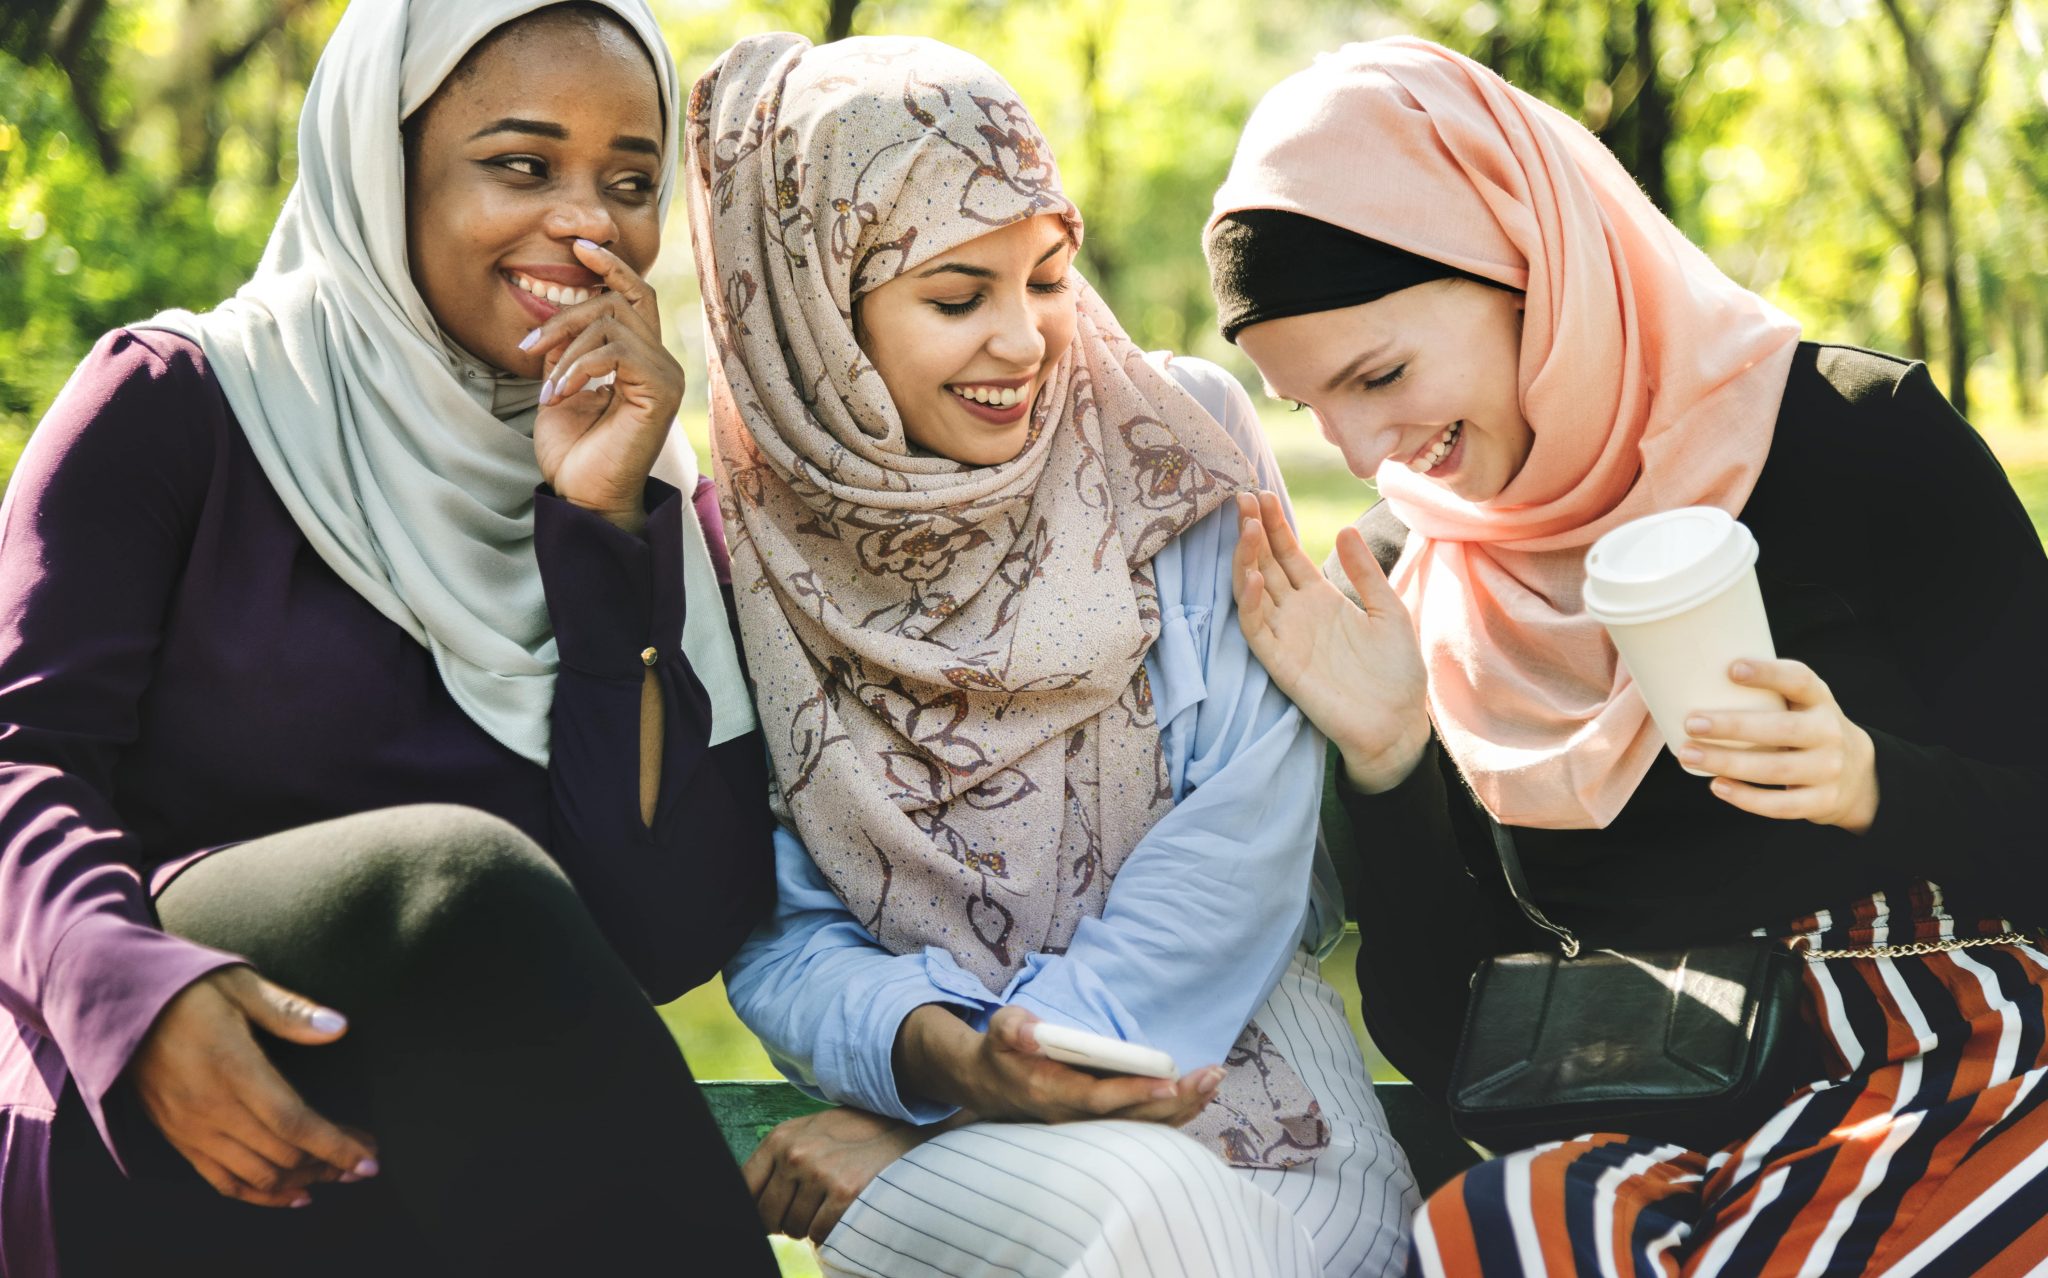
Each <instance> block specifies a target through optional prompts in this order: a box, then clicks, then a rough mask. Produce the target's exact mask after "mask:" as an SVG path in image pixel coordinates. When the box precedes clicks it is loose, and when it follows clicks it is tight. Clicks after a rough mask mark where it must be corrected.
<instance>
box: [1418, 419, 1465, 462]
mask: <svg viewBox="0 0 2048 1278" xmlns="http://www.w3.org/2000/svg"><path fill="white" fill-rule="evenodd" d="M1464 430H1465V423H1464V422H1462V421H1458V422H1452V423H1451V425H1450V428H1449V429H1448V430H1446V431H1444V433H1443V434H1441V435H1439V436H1438V437H1437V441H1436V446H1435V447H1433V448H1431V449H1430V450H1429V451H1428V452H1427V453H1424V454H1423V455H1422V457H1421V458H1420V459H1418V460H1417V461H1415V462H1414V463H1412V465H1411V467H1410V469H1412V470H1414V472H1415V473H1416V474H1418V475H1427V474H1428V473H1429V472H1430V471H1432V470H1435V469H1436V468H1437V463H1439V462H1441V461H1443V459H1444V458H1446V457H1449V456H1450V455H1451V450H1452V449H1453V448H1456V447H1457V446H1458V436H1459V435H1460V434H1462V433H1463V432H1464Z"/></svg>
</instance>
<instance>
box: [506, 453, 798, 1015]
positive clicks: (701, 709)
mask: <svg viewBox="0 0 2048 1278" xmlns="http://www.w3.org/2000/svg"><path fill="white" fill-rule="evenodd" d="M695 518H697V513H696V510H695V508H694V506H693V505H692V503H691V502H690V501H688V500H687V499H685V498H684V497H683V495H682V494H681V493H678V492H677V491H676V490H675V489H674V488H671V487H670V486H668V485H667V484H663V483H661V482H660V481H658V480H650V481H649V482H648V512H647V528H646V532H645V535H644V537H636V536H634V535H632V534H630V533H627V532H624V531H622V530H620V529H618V528H616V527H614V526H613V525H611V524H610V523H607V522H606V521H605V520H604V519H603V518H602V517H600V516H598V515H596V514H593V513H592V512H590V511H587V510H581V509H578V508H577V507H575V506H572V505H570V504H569V503H568V502H565V501H562V500H560V499H559V498H556V497H554V496H552V495H550V494H547V493H546V492H545V491H543V492H542V494H541V495H540V496H539V497H538V499H537V501H536V507H535V518H534V539H535V546H536V550H537V553H538V557H539V560H540V570H541V578H542V581H543V582H544V584H545V586H546V590H547V604H548V614H549V617H550V619H551V620H552V621H553V623H554V628H555V639H556V644H557V651H558V652H559V655H560V658H561V666H560V670H559V673H558V674H557V676H556V679H555V702H554V711H553V716H552V730H551V739H552V743H553V744H552V753H551V758H550V762H549V767H548V778H549V784H550V788H551V790H552V798H553V823H554V839H553V852H554V855H555V858H556V859H557V860H558V861H559V862H560V863H561V865H562V868H563V870H564V871H565V872H566V873H567V874H568V875H569V877H570V879H571V881H573V882H574V883H575V884H576V889H577V891H578V892H579V893H580V894H581V895H582V896H583V899H584V902H585V904H587V905H588V906H589V907H590V911H591V914H592V916H593V917H594V918H596V920H597V921H598V923H599V925H600V926H601V927H603V929H604V932H605V935H606V937H607V938H608V939H609V940H610V941H611V943H612V945H613V946H614V947H615V948H616V949H617V950H618V951H619V953H620V955H621V957H623V958H624V959H625V960H626V964H627V966H628V967H630V968H632V970H633V974H634V976H635V977H637V978H638V979H639V981H640V983H641V985H642V987H643V988H645V989H646V991H647V993H648V995H649V997H651V998H652V999H653V1000H654V1001H656V1002H667V1001H668V1000H670V999H673V998H677V997H679V996H680V995H682V994H684V993H686V992H687V991H689V990H690V989H692V988H694V987H695V986H698V985H701V984H703V983H704V982H705V981H707V980H709V979H711V977H712V976H714V975H716V974H717V972H718V969H719V967H720V966H721V965H722V964H723V963H724V962H725V960H726V959H728V958H730V957H731V956H732V954H733V952H734V951H736V950H738V949H739V945H740V942H741V941H743V940H745V939H746V935H747V933H748V932H749V931H751V930H752V928H753V926H754V924H755V923H757V922H759V921H760V920H761V919H762V918H763V917H765V916H766V914H767V910H768V905H769V903H770V901H771V900H772V899H773V894H774V856H773V853H772V852H771V850H770V846H769V841H768V840H769V834H770V818H769V812H768V804H767V793H768V789H767V783H766V777H765V775H764V774H763V769H764V768H765V766H766V765H765V763H764V759H765V753H766V752H765V751H764V749H763V747H762V744H761V738H760V734H759V733H758V732H749V733H746V734H744V735H742V736H740V737H738V738H736V739H734V740H731V741H726V742H723V743H720V744H719V745H716V746H712V745H710V744H709V743H710V738H711V727H712V724H711V702H710V698H709V696H708V695H707V694H706V693H705V691H704V687H703V685H702V684H701V683H699V682H698V680H697V676H696V673H695V672H694V671H693V670H691V668H690V661H689V658H688V657H687V656H686V655H685V654H684V652H683V642H682V636H683V620H684V616H685V609H687V608H716V609H719V610H720V612H721V614H722V615H723V614H724V612H725V607H724V606H725V600H724V598H722V597H718V596H714V597H712V598H708V599H701V600H700V599H686V598H684V586H683V567H682V564H683V559H682V556H683V532H682V520H684V519H695ZM649 650H651V651H652V653H653V656H654V662H653V665H652V669H653V671H654V673H655V676H656V679H657V681H658V682H659V684H660V687H661V698H662V709H663V734H662V759H661V784H660V790H659V795H658V798H657V800H656V803H655V811H654V823H653V825H652V826H649V825H646V824H643V823H642V821H641V820H640V695H641V693H640V689H641V684H642V682H643V681H644V680H645V678H646V674H647V671H648V669H649V668H650V667H649V666H648V664H647V663H646V662H645V661H644V660H643V657H642V654H643V652H646V651H649Z"/></svg>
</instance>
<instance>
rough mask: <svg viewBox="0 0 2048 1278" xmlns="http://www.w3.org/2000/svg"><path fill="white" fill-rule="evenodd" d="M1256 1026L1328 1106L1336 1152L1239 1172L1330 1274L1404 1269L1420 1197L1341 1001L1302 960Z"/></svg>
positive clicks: (1333, 1277) (1355, 1277)
mask: <svg viewBox="0 0 2048 1278" xmlns="http://www.w3.org/2000/svg"><path fill="white" fill-rule="evenodd" d="M1257 1020H1258V1023H1259V1028H1260V1029H1262V1030H1264V1031H1265V1032H1266V1036H1267V1037H1268V1038H1270V1039H1272V1040H1273V1043H1274V1045H1275V1046H1277V1047H1278V1048H1279V1049H1280V1051H1281V1053H1282V1054H1283V1055H1284V1056H1286V1057H1287V1059H1288V1061H1289V1063H1291V1064H1292V1065H1293V1066H1294V1068H1295V1070H1296V1071H1297V1072H1298V1073H1300V1075H1301V1077H1302V1081H1303V1082H1305V1083H1307V1084H1308V1087H1309V1090H1310V1091H1311V1092H1312V1093H1314V1094H1315V1097H1316V1099H1317V1101H1318V1102H1319V1103H1320V1104H1321V1105H1322V1107H1323V1117H1324V1119H1325V1120H1326V1121H1327V1122H1328V1123H1329V1124H1330V1147H1329V1148H1328V1149H1326V1150H1324V1151H1323V1154H1322V1156H1321V1157H1319V1158H1317V1159H1316V1160H1315V1161H1314V1162H1309V1163H1303V1164H1302V1165H1300V1166H1298V1167H1289V1168H1287V1169H1286V1170H1284V1171H1271V1170H1250V1171H1245V1172H1242V1173H1240V1174H1241V1175H1244V1176H1246V1177H1248V1178H1249V1179H1250V1180H1251V1183H1252V1184H1253V1185H1256V1186H1257V1187H1258V1188H1260V1189H1261V1190H1263V1191H1265V1192H1266V1193H1268V1194H1270V1195H1272V1196H1273V1199H1274V1201H1276V1202H1278V1203H1279V1204H1280V1205H1281V1206H1282V1207H1285V1208H1286V1209H1287V1210H1288V1211H1289V1212H1290V1213H1292V1214H1293V1216H1294V1218H1295V1219H1296V1220H1297V1221H1299V1222H1301V1226H1302V1228H1304V1229H1306V1230H1308V1233H1309V1237H1310V1238H1311V1239H1313V1240H1314V1242H1315V1249H1316V1259H1317V1260H1318V1261H1319V1262H1320V1263H1321V1265H1322V1272H1323V1274H1324V1275H1326V1278H1379V1275H1381V1274H1388V1273H1397V1272H1399V1270H1400V1268H1401V1266H1402V1264H1403V1263H1404V1261H1405V1258H1406V1255H1407V1251H1408V1222H1409V1220H1410V1219H1411V1218H1412V1217H1413V1216H1414V1214H1415V1209H1416V1207H1417V1206H1419V1205H1420V1203H1421V1201H1422V1200H1421V1197H1420V1196H1419V1195H1418V1194H1417V1193H1416V1192H1415V1178H1414V1176H1413V1175H1411V1174H1410V1173H1409V1170H1408V1158H1407V1155H1405V1154H1403V1153H1402V1152H1401V1147H1400V1146H1399V1145H1396V1144H1395V1143H1394V1138H1393V1137H1392V1136H1391V1135H1389V1134H1388V1132H1387V1119H1386V1114H1385V1113H1384V1112H1383V1111H1382V1110H1381V1108H1380V1103H1379V1100H1378V1099H1377V1098H1376V1097H1374V1095H1373V1091H1372V1080H1371V1079H1370V1078H1369V1077H1368V1076H1367V1075H1366V1072H1365V1057H1364V1055H1363V1054H1362V1053H1361V1052H1360V1051H1359V1050H1358V1040H1357V1039H1356V1038H1355V1037H1353V1035H1352V1033H1351V1023H1350V1021H1349V1020H1347V1019H1346V1018H1345V1015H1344V1002H1343V999H1342V998H1341V996H1339V995H1338V993H1337V991H1336V990H1335V989H1332V988H1331V986H1330V984H1329V982H1327V981H1325V980H1323V978H1322V973H1321V971H1320V970H1319V969H1318V967H1317V966H1316V964H1315V962H1314V960H1313V959H1311V958H1309V957H1308V956H1307V955H1301V956H1299V957H1297V958H1296V959H1295V961H1294V964H1293V965H1292V966H1291V967H1289V968H1288V970H1287V971H1286V972H1285V973H1284V974H1283V975H1282V976H1281V978H1280V984H1279V985H1278V986H1277V987H1275V988H1274V990H1273V995H1272V997H1271V998H1269V999H1267V1000H1266V1005H1265V1006H1264V1007H1262V1008H1260V1009H1259V1013H1258V1017H1257Z"/></svg>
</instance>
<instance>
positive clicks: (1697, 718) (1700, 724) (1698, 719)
mask: <svg viewBox="0 0 2048 1278" xmlns="http://www.w3.org/2000/svg"><path fill="white" fill-rule="evenodd" d="M1713 726H1714V721H1713V720H1712V719H1709V718H1707V716H1705V715H1703V714H1696V715H1694V716H1693V717H1692V718H1690V719H1687V720H1686V721H1685V730H1686V731H1687V732H1705V731H1706V730H1707V729H1709V728H1711V727H1713Z"/></svg>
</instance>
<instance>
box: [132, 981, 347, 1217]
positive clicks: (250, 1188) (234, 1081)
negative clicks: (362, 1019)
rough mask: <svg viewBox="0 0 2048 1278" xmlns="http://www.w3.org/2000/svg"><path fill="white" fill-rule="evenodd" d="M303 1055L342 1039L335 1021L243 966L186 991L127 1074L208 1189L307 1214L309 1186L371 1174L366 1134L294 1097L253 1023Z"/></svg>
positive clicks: (332, 1014)
mask: <svg viewBox="0 0 2048 1278" xmlns="http://www.w3.org/2000/svg"><path fill="white" fill-rule="evenodd" d="M252 1025H253V1026H256V1027H259V1028H261V1029H263V1030H265V1031H267V1032H269V1033H271V1034H274V1035H276V1036H277V1037H279V1038H282V1039H285V1040H287V1041H289V1042H293V1043H303V1044H306V1045H308V1046H319V1045H322V1044H326V1043H332V1042H333V1041H335V1040H336V1039H338V1038H340V1037H341V1036H342V1035H343V1034H345V1033H347V1032H348V1022H347V1021H346V1020H345V1019H343V1017H342V1015H341V1013H339V1012H336V1011H333V1010H331V1009H328V1008H324V1007H321V1006H319V1005H318V1004H316V1003H314V1002H312V1001H311V1000H310V999H306V998H302V997H300V996H299V995H297V994H294V993H292V992H291V991H289V990H286V989H283V988H280V987H279V986H276V985H273V984H271V983H270V982H269V981H266V980H264V979H263V978H262V977H261V976H258V975H257V974H256V971H255V969H253V968H250V967H246V966H236V967H225V968H221V969H219V970H218V971H214V972H210V973H208V974H207V975H205V976H203V977H201V978H199V979H198V980H196V981H194V982H192V984H190V985H188V986H186V987H185V988H184V990H182V991H181V992H180V993H179V994H178V996H177V997H176V998H174V999H172V1000H171V1002H170V1003H169V1004H168V1005H166V1006H165V1008H164V1011H163V1015H162V1016H160V1017H158V1018H157V1022H156V1024H155V1025H154V1026H152V1027H151V1028H150V1031H149V1034H148V1036H147V1037H146V1038H144V1039H143V1040H142V1046H141V1047H140V1048H138V1049H137V1051H136V1053H135V1058H134V1060H133V1061H132V1062H131V1063H130V1064H129V1067H128V1077H129V1080H130V1082H131V1083H132V1084H133V1086H134V1088H135V1092H136V1095H137V1096H138V1097H139V1098H140V1099H141V1101H142V1107H143V1109H144V1111H145V1112H147V1113H148V1115H149V1118H150V1121H151V1122H153V1123H155V1124H156V1125H157V1128H158V1129H159V1130H160V1131H162V1132H163V1134H164V1139H166V1140H168V1141H169V1142H170V1143H171V1147H172V1148H173V1149H176V1150H177V1151H178V1152H179V1153H180V1154H182V1155H183V1156H184V1157H185V1160H186V1161H187V1162H189V1163H191V1164H192V1166H193V1168H194V1170H196V1171H197V1172H198V1173H199V1174H200V1175H201V1176H202V1177H204V1178H205V1180H206V1182H207V1183H208V1184H210V1185H212V1186H213V1187H214V1188H215V1189H217V1190H219V1191H220V1192H221V1193H222V1194H225V1195H226V1196H227V1197H229V1198H237V1199H240V1200H241V1201H243V1202H246V1203H254V1204H256V1205H257V1206H260V1207H303V1206H305V1205H306V1204H307V1203H308V1202H310V1201H312V1200H311V1198H310V1196H309V1195H308V1193H307V1190H308V1187H310V1186H312V1185H315V1184H320V1183H323V1182H330V1181H354V1180H361V1179H364V1178H367V1177H370V1176H374V1175H376V1174H377V1149H376V1145H375V1143H374V1142H373V1141H372V1140H371V1138H370V1137H369V1135H368V1134H367V1133H364V1132H350V1131H345V1130H343V1129H342V1128H340V1127H337V1126H336V1125H334V1124H333V1123H330V1122H328V1121H327V1120H326V1119H325V1118H322V1117H321V1116H320V1115H319V1114H317V1113H315V1112H314V1111H313V1109H312V1107H310V1106H309V1105H307V1104H306V1102H305V1101H304V1100H302V1099H300V1097H299V1094H298V1092H296V1091H295V1090H293V1088H292V1085H291V1084H290V1083H288V1082H286V1081H285V1079H284V1076H283V1075H281V1074H279V1073H278V1072H277V1068H276V1067H275V1066H274V1065H272V1064H271V1062H270V1058H269V1057H268V1056H266V1055H265V1054H264V1052H263V1048H262V1046H261V1045H260V1044H259V1043H258V1042H257V1040H256V1036H255V1034H254V1033H252V1032H251V1030H250V1027H251V1026H252Z"/></svg>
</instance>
